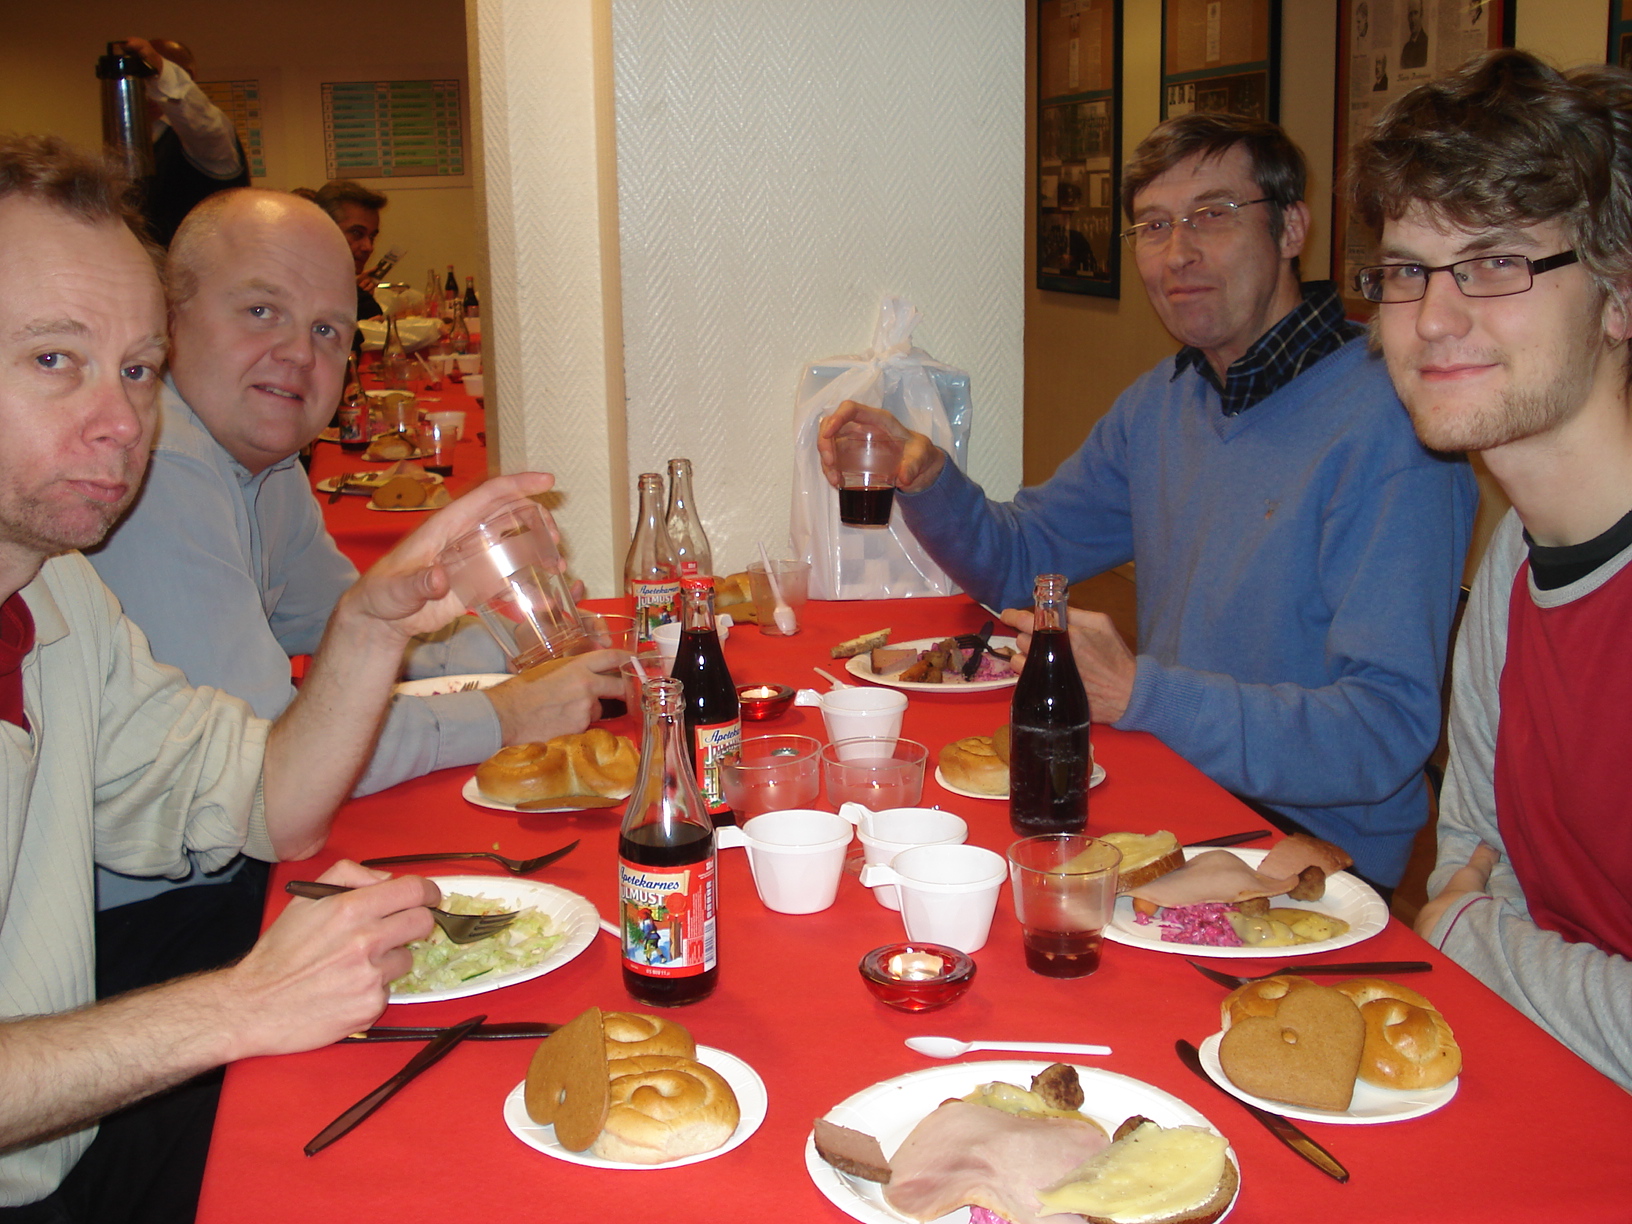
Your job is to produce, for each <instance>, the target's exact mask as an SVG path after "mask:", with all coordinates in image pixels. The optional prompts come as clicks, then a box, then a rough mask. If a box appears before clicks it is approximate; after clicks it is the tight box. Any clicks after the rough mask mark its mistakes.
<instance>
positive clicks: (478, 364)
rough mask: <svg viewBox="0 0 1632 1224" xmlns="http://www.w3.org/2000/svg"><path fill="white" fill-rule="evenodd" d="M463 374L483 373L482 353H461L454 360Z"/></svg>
mask: <svg viewBox="0 0 1632 1224" xmlns="http://www.w3.org/2000/svg"><path fill="white" fill-rule="evenodd" d="M453 361H454V364H455V365H457V366H458V367H459V373H461V374H480V373H481V372H482V355H481V354H480V353H459V354H458V355H456V356H455V357H454V359H453Z"/></svg>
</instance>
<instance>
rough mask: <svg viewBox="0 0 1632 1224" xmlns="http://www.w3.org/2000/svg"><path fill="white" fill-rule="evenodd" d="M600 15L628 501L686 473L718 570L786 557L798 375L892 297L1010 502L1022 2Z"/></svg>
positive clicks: (859, 342)
mask: <svg viewBox="0 0 1632 1224" xmlns="http://www.w3.org/2000/svg"><path fill="white" fill-rule="evenodd" d="M485 2H486V0H484V3H485ZM612 10H613V56H614V67H615V81H616V97H617V184H618V212H619V239H618V241H619V246H620V250H621V261H622V299H623V333H624V371H625V380H626V388H627V393H628V417H627V425H628V467H627V469H626V471H625V472H624V474H623V480H624V492H625V496H626V497H628V498H630V499H633V496H634V484H635V476H636V475H638V474H639V473H640V472H643V471H660V470H662V468H663V464H664V462H665V461H666V460H667V459H669V458H671V457H675V456H681V455H683V456H686V457H688V458H690V459H691V460H692V461H693V462H694V464H695V466H696V470H697V499H698V504H699V507H700V509H701V512H702V515H703V519H704V524H705V526H706V527H707V529H708V532H709V536H710V539H711V541H712V543H713V545H714V551H715V560H716V566H717V568H720V569H722V570H733V569H740V568H742V567H743V566H744V565H746V564H747V562H748V560H749V558H750V555H751V554H752V553H753V550H754V541H755V540H756V539H759V538H763V539H765V540H766V542H767V543H768V544H769V545H770V546H771V547H773V548H775V547H778V546H779V545H780V544H781V543H782V542H784V541H786V539H787V534H788V502H789V495H790V491H791V488H792V479H793V450H792V434H793V428H792V422H793V407H794V404H793V395H794V389H795V386H796V384H797V382H798V379H799V375H800V371H801V369H802V367H803V366H804V364H805V363H806V362H808V361H812V360H817V359H820V358H824V357H830V356H834V355H836V354H842V353H856V352H859V351H861V350H862V349H864V348H866V347H867V345H868V343H869V342H870V339H871V335H872V329H873V322H874V316H875V314H876V312H877V307H878V299H879V296H880V294H881V293H882V292H885V291H889V292H894V293H898V294H901V295H902V296H904V297H906V298H908V299H909V300H910V301H912V302H913V303H914V304H915V305H916V306H917V307H918V309H919V310H920V311H921V312H922V313H923V315H924V321H923V323H921V324H920V326H919V328H918V331H917V333H916V335H915V340H916V342H917V343H918V345H919V346H920V347H922V348H925V349H927V350H928V351H929V352H930V353H931V354H933V355H934V356H935V357H937V358H939V359H940V360H942V361H945V362H948V363H950V364H952V365H956V366H961V367H962V368H964V369H966V370H967V371H968V372H969V373H970V375H971V377H972V380H973V390H974V406H975V417H974V434H973V438H972V441H971V446H970V454H971V463H970V468H971V471H972V472H973V473H974V475H975V476H976V478H977V479H979V480H981V481H982V482H983V483H985V484H986V485H987V487H988V488H989V489H991V490H992V491H993V492H994V493H995V494H998V495H1000V496H1004V497H1006V496H1008V495H1009V494H1010V493H1012V492H1013V490H1014V489H1015V488H1016V487H1017V486H1018V484H1019V481H1020V440H1021V408H1022V405H1021V384H1022V340H1023V331H1024V313H1023V312H1024V302H1023V289H1024V284H1025V276H1026V269H1025V266H1024V258H1023V253H1024V252H1023V230H1024V226H1023V220H1024V214H1023V211H1022V210H1023V209H1024V207H1025V203H1026V201H1025V165H1024V152H1025V150H1024V145H1025V64H1024V52H1025V10H1024V0H934V2H930V0H613V6H612ZM579 568H580V569H581V568H583V567H582V566H580V567H579Z"/></svg>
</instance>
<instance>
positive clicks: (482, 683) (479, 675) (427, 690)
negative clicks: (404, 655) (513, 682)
mask: <svg viewBox="0 0 1632 1224" xmlns="http://www.w3.org/2000/svg"><path fill="white" fill-rule="evenodd" d="M509 679H511V677H510V676H509V675H508V674H507V673H505V672H473V673H471V674H470V675H465V676H429V677H427V678H426V679H424V680H404V681H403V682H402V683H401V684H399V685H397V686H396V687H395V688H393V689H392V690H391V691H392V692H393V693H401V694H402V695H403V696H404V697H441V696H444V695H445V694H447V693H458V692H462V691H464V689H465V686H466V685H467V684H469V685H474V686H475V689H474V690H473V691H480V690H482V689H487V688H492V687H493V686H494V685H495V684H503V683H504V682H505V681H506V680H509Z"/></svg>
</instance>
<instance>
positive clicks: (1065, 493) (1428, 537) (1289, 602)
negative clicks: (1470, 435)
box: [898, 340, 1478, 884]
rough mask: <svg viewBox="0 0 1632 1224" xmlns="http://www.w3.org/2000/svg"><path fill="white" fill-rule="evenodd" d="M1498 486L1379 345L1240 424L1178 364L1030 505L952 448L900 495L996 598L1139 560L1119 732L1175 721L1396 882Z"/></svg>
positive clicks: (1160, 372)
mask: <svg viewBox="0 0 1632 1224" xmlns="http://www.w3.org/2000/svg"><path fill="white" fill-rule="evenodd" d="M1477 500H1478V492H1477V488H1476V486H1475V483H1474V480H1473V475H1472V473H1471V471H1470V470H1469V468H1468V465H1467V463H1466V462H1465V461H1463V460H1461V459H1460V458H1447V457H1444V456H1440V455H1436V454H1434V453H1432V452H1430V451H1427V450H1425V449H1423V447H1422V446H1421V445H1420V444H1419V443H1418V442H1417V439H1416V436H1415V434H1414V433H1413V432H1412V429H1411V423H1410V420H1409V419H1408V417H1407V416H1406V413H1405V410H1404V409H1403V408H1402V407H1401V406H1400V402H1399V400H1398V399H1397V398H1396V397H1395V395H1394V391H1393V388H1392V387H1391V386H1390V384H1389V381H1388V375H1387V372H1386V371H1385V369H1384V368H1383V363H1382V362H1381V360H1379V359H1378V358H1376V357H1373V356H1372V355H1370V354H1369V353H1368V352H1367V351H1366V346H1365V342H1364V340H1355V341H1352V342H1350V343H1349V344H1347V345H1345V346H1344V347H1343V348H1342V349H1339V350H1338V351H1337V352H1336V353H1334V354H1332V355H1331V356H1330V357H1327V358H1326V359H1324V360H1323V361H1321V362H1319V363H1318V364H1316V365H1315V366H1313V367H1312V368H1311V369H1309V370H1307V371H1306V372H1304V373H1303V374H1302V375H1300V376H1299V377H1297V378H1295V379H1294V380H1293V381H1292V382H1290V383H1288V384H1287V385H1286V386H1284V387H1282V388H1280V389H1279V390H1278V391H1276V392H1274V393H1273V394H1271V395H1270V396H1269V397H1268V398H1266V399H1264V400H1263V401H1261V402H1260V403H1258V404H1256V405H1254V406H1253V407H1252V409H1251V410H1250V411H1247V412H1243V413H1241V414H1240V415H1239V416H1234V417H1226V416H1224V415H1223V414H1222V413H1221V412H1220V410H1219V400H1218V394H1217V392H1216V391H1214V390H1213V389H1212V388H1211V387H1209V386H1208V385H1207V383H1206V381H1205V380H1203V379H1202V378H1201V377H1200V376H1199V375H1198V374H1197V373H1196V371H1195V370H1193V369H1191V370H1186V371H1184V372H1182V373H1180V374H1179V375H1178V376H1177V377H1176V378H1175V377H1174V363H1173V361H1172V360H1171V359H1169V360H1168V361H1164V362H1163V363H1162V364H1161V365H1159V366H1157V367H1156V369H1155V370H1153V371H1151V372H1150V373H1149V374H1147V375H1145V376H1144V377H1143V378H1141V379H1140V380H1139V381H1138V382H1136V383H1134V385H1133V386H1132V387H1130V388H1129V389H1128V390H1127V391H1126V392H1125V393H1123V395H1122V396H1120V397H1119V398H1118V399H1117V401H1116V403H1115V405H1114V406H1113V407H1112V408H1111V411H1110V412H1109V413H1108V414H1107V415H1106V416H1105V417H1104V419H1103V420H1101V421H1100V422H1099V423H1098V424H1097V425H1095V426H1094V429H1093V432H1092V433H1091V434H1090V435H1089V437H1088V440H1087V441H1086V442H1085V443H1083V445H1082V447H1081V449H1079V450H1078V451H1077V452H1076V454H1074V455H1072V456H1070V457H1069V458H1068V459H1066V460H1065V462H1064V463H1062V464H1061V465H1060V468H1059V470H1058V471H1057V472H1055V474H1054V476H1053V477H1052V478H1051V479H1050V480H1048V481H1047V482H1046V483H1044V484H1042V485H1038V486H1036V487H1033V488H1028V489H1023V490H1021V491H1020V493H1019V494H1018V495H1017V496H1016V497H1015V499H1014V501H1012V502H1009V503H1006V504H999V503H996V502H993V501H991V500H989V499H987V498H986V497H985V495H984V493H983V492H982V491H981V489H980V487H979V486H978V485H976V484H974V483H973V482H972V481H970V480H969V479H968V478H967V477H966V476H964V475H963V474H962V473H961V472H960V471H958V469H957V468H956V466H955V465H953V464H950V463H948V464H946V465H945V467H944V469H943V470H942V473H941V476H940V478H939V479H938V480H937V481H936V483H935V484H934V485H933V486H932V487H931V488H929V489H926V490H925V491H923V492H922V493H918V494H915V495H911V496H907V495H903V496H901V497H900V498H898V501H899V504H900V505H901V507H902V512H903V514H904V515H905V517H906V520H907V523H908V524H909V525H910V526H911V528H912V530H913V532H914V533H915V534H916V535H917V537H918V539H919V540H920V541H922V542H923V544H924V546H925V547H926V548H927V549H928V550H929V551H930V553H931V554H932V555H933V556H934V557H935V559H936V560H937V561H939V562H940V563H941V564H942V565H943V566H944V567H945V568H946V570H947V572H948V573H949V574H951V575H952V577H953V578H954V579H956V580H957V581H958V582H959V583H960V584H961V585H962V586H963V587H964V588H965V589H967V590H968V591H969V592H970V593H971V594H973V595H974V596H975V597H976V598H977V599H979V600H980V601H981V602H982V603H985V604H987V605H989V606H991V607H994V608H1004V607H1027V606H1029V605H1030V602H1031V593H1032V584H1033V581H1034V579H1035V577H1036V575H1037V574H1040V573H1063V574H1065V575H1066V576H1067V577H1068V578H1070V579H1071V580H1072V581H1076V580H1079V579H1082V578H1087V577H1090V576H1092V575H1094V574H1097V573H1099V572H1101V571H1103V570H1106V569H1108V568H1110V567H1112V566H1115V565H1119V564H1121V563H1123V562H1125V561H1128V560H1134V561H1135V562H1136V563H1137V567H1138V606H1139V643H1138V675H1137V678H1136V680H1135V682H1134V689H1133V696H1132V700H1131V701H1130V703H1129V705H1128V709H1127V712H1126V714H1125V715H1124V716H1123V718H1122V719H1121V721H1119V722H1118V723H1117V724H1116V725H1117V726H1118V727H1119V728H1123V729H1127V730H1135V731H1149V732H1152V733H1154V734H1155V735H1156V736H1158V737H1159V738H1160V739H1161V740H1162V741H1163V742H1164V743H1166V744H1168V745H1169V746H1170V747H1172V748H1173V749H1174V750H1175V751H1176V752H1178V753H1179V754H1180V755H1181V756H1183V757H1184V758H1185V759H1187V760H1189V761H1191V762H1192V763H1193V764H1195V765H1196V766H1197V767H1198V768H1200V769H1201V770H1202V771H1203V772H1204V773H1206V774H1207V775H1208V776H1209V777H1211V778H1213V779H1214V780H1215V781H1217V782H1218V783H1220V784H1221V785H1223V786H1225V787H1227V788H1229V789H1230V790H1232V791H1235V792H1236V793H1238V794H1241V795H1244V796H1247V797H1248V798H1251V799H1256V800H1258V801H1260V802H1262V803H1264V804H1267V805H1269V806H1270V807H1272V808H1275V809H1277V810H1279V811H1282V812H1285V813H1286V814H1287V815H1288V816H1290V817H1291V818H1292V819H1294V820H1296V821H1297V822H1298V823H1300V824H1302V825H1303V826H1304V827H1306V828H1308V829H1310V830H1311V831H1313V832H1315V833H1317V834H1319V835H1320V836H1322V837H1326V838H1329V839H1330V840H1332V841H1335V842H1337V843H1338V844H1339V845H1341V846H1343V847H1344V848H1345V849H1347V850H1348V851H1349V853H1350V854H1352V855H1353V856H1354V858H1355V865H1356V867H1357V869H1358V870H1360V871H1361V872H1362V873H1364V874H1365V875H1367V876H1368V877H1370V878H1371V879H1374V880H1377V881H1379V882H1382V883H1386V884H1392V883H1395V882H1396V881H1398V879H1399V877H1400V874H1401V873H1402V871H1403V870H1404V867H1405V861H1406V859H1407V857H1408V856H1409V854H1410V849H1411V840H1412V837H1413V835H1414V834H1415V832H1416V830H1417V829H1418V828H1419V827H1420V826H1421V825H1422V823H1423V821H1424V820H1425V818H1426V816H1427V790H1426V786H1425V783H1424V780H1423V773H1422V769H1423V764H1424V762H1425V761H1426V760H1427V758H1428V754H1429V752H1430V751H1432V749H1433V747H1434V744H1435V743H1436V742H1437V740H1438V738H1439V725H1440V684H1441V680H1442V677H1443V676H1444V671H1445V652H1446V641H1447V638H1448V636H1449V632H1450V626H1451V620H1452V615H1453V613H1454V610H1455V607H1456V601H1457V589H1458V584H1459V582H1460V579H1461V574H1462V563H1463V558H1464V555H1465V554H1466V552H1467V548H1468V540H1469V536H1470V533H1471V530H1472V525H1473V515H1474V510H1475V507H1476V505H1477ZM1152 820H1153V821H1159V820H1160V813H1152Z"/></svg>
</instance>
